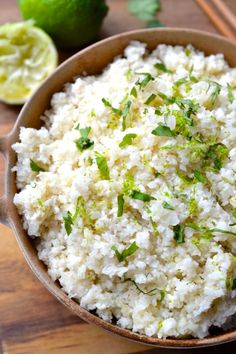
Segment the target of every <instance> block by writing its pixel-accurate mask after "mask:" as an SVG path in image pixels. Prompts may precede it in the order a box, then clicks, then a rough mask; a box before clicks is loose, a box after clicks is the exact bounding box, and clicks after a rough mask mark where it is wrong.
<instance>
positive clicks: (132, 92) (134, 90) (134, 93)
mask: <svg viewBox="0 0 236 354" xmlns="http://www.w3.org/2000/svg"><path fill="white" fill-rule="evenodd" d="M130 94H131V95H132V96H134V97H135V98H137V96H138V93H137V90H136V87H135V86H134V87H132V89H131V91H130Z"/></svg>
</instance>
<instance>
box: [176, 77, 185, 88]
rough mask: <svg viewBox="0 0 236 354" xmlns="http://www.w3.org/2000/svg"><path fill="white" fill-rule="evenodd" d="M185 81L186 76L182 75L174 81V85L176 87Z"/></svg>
mask: <svg viewBox="0 0 236 354" xmlns="http://www.w3.org/2000/svg"><path fill="white" fill-rule="evenodd" d="M186 82H187V78H186V77H182V78H181V79H179V80H177V81H175V83H174V85H175V86H176V87H179V86H181V85H183V84H185V83H186Z"/></svg>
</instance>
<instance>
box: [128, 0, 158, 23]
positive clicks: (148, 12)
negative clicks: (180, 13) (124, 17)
mask: <svg viewBox="0 0 236 354" xmlns="http://www.w3.org/2000/svg"><path fill="white" fill-rule="evenodd" d="M160 9H161V4H160V0H145V1H144V0H128V10H129V12H131V13H132V14H133V15H134V16H136V17H137V18H139V19H140V20H151V19H152V18H153V17H154V16H155V15H156V13H157V12H158V11H159V10H160Z"/></svg>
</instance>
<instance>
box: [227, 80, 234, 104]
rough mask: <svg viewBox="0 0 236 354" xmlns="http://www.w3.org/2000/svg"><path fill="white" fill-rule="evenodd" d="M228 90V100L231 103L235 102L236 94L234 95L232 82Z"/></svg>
mask: <svg viewBox="0 0 236 354" xmlns="http://www.w3.org/2000/svg"><path fill="white" fill-rule="evenodd" d="M227 90H228V100H229V102H230V103H233V102H234V95H233V91H232V87H231V86H230V84H227Z"/></svg>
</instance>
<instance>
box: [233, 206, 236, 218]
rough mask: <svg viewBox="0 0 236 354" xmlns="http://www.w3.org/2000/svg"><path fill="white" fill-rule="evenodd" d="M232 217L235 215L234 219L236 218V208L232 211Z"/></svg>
mask: <svg viewBox="0 0 236 354" xmlns="http://www.w3.org/2000/svg"><path fill="white" fill-rule="evenodd" d="M232 215H233V217H234V218H236V208H234V209H233V210H232Z"/></svg>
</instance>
